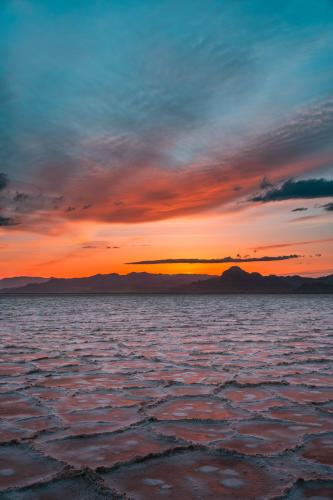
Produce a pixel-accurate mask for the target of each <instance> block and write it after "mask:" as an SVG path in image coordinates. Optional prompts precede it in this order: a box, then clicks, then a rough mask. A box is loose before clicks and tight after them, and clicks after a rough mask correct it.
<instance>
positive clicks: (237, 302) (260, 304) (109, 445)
mask: <svg viewBox="0 0 333 500" xmlns="http://www.w3.org/2000/svg"><path fill="white" fill-rule="evenodd" d="M332 306H333V299H332V298H331V297H329V296H326V297H325V296H313V297H311V296H306V297H298V296H260V297H254V296H252V297H251V296H250V297H248V296H239V297H236V296H220V297H217V296H216V297H212V296H195V297H190V296H187V297H185V296H184V297H182V296H69V297H65V296H54V297H51V296H48V297H19V296H17V297H15V296H12V297H8V298H5V297H2V298H1V299H0V320H1V323H0V331H1V337H0V362H1V364H0V443H1V444H0V498H1V499H5V500H7V499H8V500H12V499H13V500H14V499H24V500H26V499H31V500H36V499H37V500H39V499H43V500H53V499H55V500H57V499H62V500H65V499H71V500H76V499H84V500H88V499H103V498H133V499H142V500H144V499H158V498H161V499H164V498H165V499H172V500H183V499H187V500H190V499H206V498H207V499H210V498H211V499H216V498H223V499H233V500H236V499H266V498H267V499H269V498H286V499H290V500H301V499H312V500H325V499H332V498H333V321H332V317H333V314H332V310H333V307H332Z"/></svg>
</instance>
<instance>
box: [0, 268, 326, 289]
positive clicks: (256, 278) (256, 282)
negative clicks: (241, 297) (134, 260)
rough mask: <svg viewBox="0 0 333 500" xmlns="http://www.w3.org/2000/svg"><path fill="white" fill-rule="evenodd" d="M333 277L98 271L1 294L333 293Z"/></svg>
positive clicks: (232, 271)
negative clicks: (110, 272) (93, 273)
mask: <svg viewBox="0 0 333 500" xmlns="http://www.w3.org/2000/svg"><path fill="white" fill-rule="evenodd" d="M332 278H333V276H332V275H331V276H327V277H325V276H323V277H320V278H306V277H302V276H275V275H270V276H263V275H261V274H259V273H248V272H246V271H244V270H243V269H241V268H240V267H237V266H233V267H230V268H229V269H228V270H226V271H225V272H224V273H223V274H222V275H221V276H208V275H205V274H150V273H130V274H127V275H121V274H97V275H96V276H89V277H87V278H71V279H65V278H51V279H49V280H48V281H44V282H42V283H30V284H27V285H26V286H23V287H20V288H6V289H2V290H0V293H6V294H13V293H22V294H43V293H177V294H180V293H209V294H210V293H211V294H219V293H235V294H237V293H245V294H247V293H248V294H260V293H333V282H332Z"/></svg>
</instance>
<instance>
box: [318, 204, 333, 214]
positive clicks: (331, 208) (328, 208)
mask: <svg viewBox="0 0 333 500" xmlns="http://www.w3.org/2000/svg"><path fill="white" fill-rule="evenodd" d="M320 208H324V209H325V210H326V211H327V212H332V211H333V202H330V203H325V205H321V207H320Z"/></svg>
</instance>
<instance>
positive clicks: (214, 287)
mask: <svg viewBox="0 0 333 500" xmlns="http://www.w3.org/2000/svg"><path fill="white" fill-rule="evenodd" d="M326 279H327V281H326ZM331 279H332V276H328V277H327V278H326V277H321V278H304V277H302V276H275V275H270V276H262V275H261V274H259V273H247V272H246V271H244V270H243V269H241V268H240V267H237V266H233V267H230V268H229V269H228V270H226V271H225V272H224V273H223V274H222V275H221V276H218V277H212V278H209V279H207V280H201V281H197V282H195V283H190V284H188V285H184V286H181V287H179V288H178V292H180V291H182V292H183V293H249V294H256V293H333V283H332V281H331Z"/></svg>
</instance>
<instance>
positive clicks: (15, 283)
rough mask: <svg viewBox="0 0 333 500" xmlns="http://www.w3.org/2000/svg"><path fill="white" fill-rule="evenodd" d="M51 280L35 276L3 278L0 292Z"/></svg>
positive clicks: (0, 282)
mask: <svg viewBox="0 0 333 500" xmlns="http://www.w3.org/2000/svg"><path fill="white" fill-rule="evenodd" d="M49 279H50V278H40V277H33V276H17V277H14V278H3V279H0V290H1V289H3V288H18V287H22V286H25V285H29V284H30V283H44V282H45V281H48V280H49Z"/></svg>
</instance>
